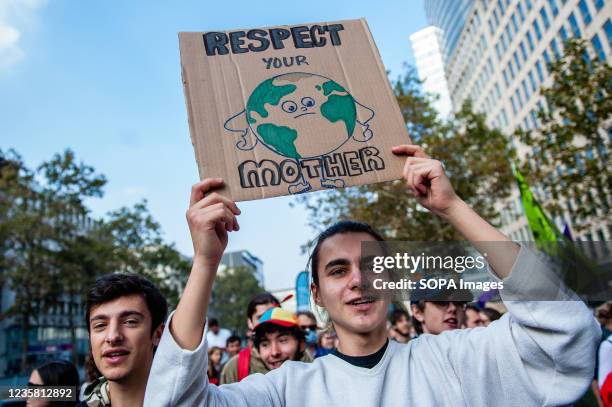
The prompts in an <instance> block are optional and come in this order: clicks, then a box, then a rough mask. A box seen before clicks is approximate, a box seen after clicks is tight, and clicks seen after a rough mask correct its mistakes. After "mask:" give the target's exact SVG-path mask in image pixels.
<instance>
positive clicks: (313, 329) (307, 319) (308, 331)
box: [296, 310, 317, 356]
mask: <svg viewBox="0 0 612 407" xmlns="http://www.w3.org/2000/svg"><path fill="white" fill-rule="evenodd" d="M296 315H297V319H298V324H299V326H300V329H301V330H302V331H303V332H304V336H305V338H306V351H307V352H308V353H309V354H310V355H311V356H314V355H315V353H316V352H317V318H316V317H315V316H314V314H313V313H312V312H310V311H306V310H300V311H298V312H297V313H296Z"/></svg>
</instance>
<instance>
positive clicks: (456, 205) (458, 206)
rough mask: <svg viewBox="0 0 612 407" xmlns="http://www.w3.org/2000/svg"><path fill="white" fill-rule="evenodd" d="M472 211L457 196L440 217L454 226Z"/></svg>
mask: <svg viewBox="0 0 612 407" xmlns="http://www.w3.org/2000/svg"><path fill="white" fill-rule="evenodd" d="M470 210H471V209H470V207H469V206H468V204H467V203H465V201H464V200H463V199H461V198H459V197H458V196H456V195H455V198H454V199H453V200H452V201H451V203H450V205H449V206H448V207H447V208H445V209H444V210H443V211H440V212H439V213H438V216H440V217H441V218H443V219H444V220H446V221H447V222H449V223H451V224H453V223H454V222H455V221H457V220H458V219H460V218H461V217H462V216H464V215H465V214H466V212H469V211H470Z"/></svg>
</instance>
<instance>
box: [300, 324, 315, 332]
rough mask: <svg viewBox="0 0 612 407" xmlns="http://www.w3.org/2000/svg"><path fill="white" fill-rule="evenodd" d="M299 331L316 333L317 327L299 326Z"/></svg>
mask: <svg viewBox="0 0 612 407" xmlns="http://www.w3.org/2000/svg"><path fill="white" fill-rule="evenodd" d="M300 329H301V330H302V331H308V330H310V331H316V330H317V325H316V324H315V325H300Z"/></svg>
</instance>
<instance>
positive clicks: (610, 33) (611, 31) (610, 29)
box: [603, 19, 612, 48]
mask: <svg viewBox="0 0 612 407" xmlns="http://www.w3.org/2000/svg"><path fill="white" fill-rule="evenodd" d="M603 29H604V31H605V32H606V37H608V43H609V44H610V48H612V23H611V22H610V19H608V21H606V23H605V24H604V26H603Z"/></svg>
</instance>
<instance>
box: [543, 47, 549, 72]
mask: <svg viewBox="0 0 612 407" xmlns="http://www.w3.org/2000/svg"><path fill="white" fill-rule="evenodd" d="M542 57H544V62H545V64H546V70H547V71H550V68H549V67H548V66H549V65H550V62H551V61H550V55H548V50H544V52H543V53H542Z"/></svg>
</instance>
